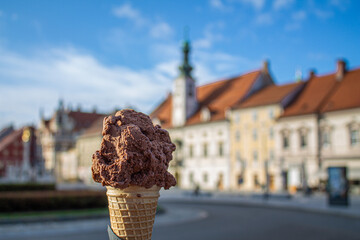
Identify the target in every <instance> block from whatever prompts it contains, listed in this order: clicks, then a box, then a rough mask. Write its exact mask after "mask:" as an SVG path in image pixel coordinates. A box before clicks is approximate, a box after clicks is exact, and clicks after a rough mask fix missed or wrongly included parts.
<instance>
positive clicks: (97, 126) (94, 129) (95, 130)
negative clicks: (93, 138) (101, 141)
mask: <svg viewBox="0 0 360 240" xmlns="http://www.w3.org/2000/svg"><path fill="white" fill-rule="evenodd" d="M103 121H104V117H99V118H97V119H96V120H95V121H94V122H93V123H92V124H91V126H90V127H89V128H88V129H86V130H85V132H84V133H83V134H82V136H88V135H95V134H96V135H99V136H102V135H101V132H102V129H103Z"/></svg>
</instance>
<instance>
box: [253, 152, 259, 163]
mask: <svg viewBox="0 0 360 240" xmlns="http://www.w3.org/2000/svg"><path fill="white" fill-rule="evenodd" d="M253 159H254V161H257V160H258V153H257V151H254V152H253Z"/></svg>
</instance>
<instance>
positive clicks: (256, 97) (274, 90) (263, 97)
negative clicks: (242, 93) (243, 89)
mask: <svg viewBox="0 0 360 240" xmlns="http://www.w3.org/2000/svg"><path fill="white" fill-rule="evenodd" d="M303 84H304V82H296V83H290V84H286V85H281V86H278V85H270V86H268V87H266V88H264V89H262V90H260V91H258V92H257V93H255V94H253V95H252V96H250V97H249V98H247V99H246V100H245V101H243V102H241V103H238V104H236V105H235V106H234V107H233V108H234V109H237V108H248V107H256V106H262V105H268V104H274V103H280V102H281V101H282V100H283V99H284V98H285V97H286V96H288V95H289V94H290V93H292V92H293V91H295V90H297V89H298V88H299V87H301V86H302V85H303Z"/></svg>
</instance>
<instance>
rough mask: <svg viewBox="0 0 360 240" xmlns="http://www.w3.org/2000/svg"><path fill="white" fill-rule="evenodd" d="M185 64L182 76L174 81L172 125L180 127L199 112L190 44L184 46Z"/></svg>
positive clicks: (185, 43)
mask: <svg viewBox="0 0 360 240" xmlns="http://www.w3.org/2000/svg"><path fill="white" fill-rule="evenodd" d="M182 51H183V63H182V65H180V66H179V70H180V75H179V77H177V78H176V79H175V81H174V86H173V97H172V99H173V101H172V125H173V127H180V126H183V125H185V123H186V120H187V119H188V118H189V117H190V116H191V115H193V114H194V113H195V111H196V110H197V106H198V104H197V97H196V86H195V80H194V79H193V77H192V75H191V71H192V70H193V68H192V66H191V65H190V64H189V53H190V42H189V41H185V42H184V44H183V48H182Z"/></svg>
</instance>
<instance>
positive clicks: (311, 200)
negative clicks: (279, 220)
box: [160, 188, 360, 219]
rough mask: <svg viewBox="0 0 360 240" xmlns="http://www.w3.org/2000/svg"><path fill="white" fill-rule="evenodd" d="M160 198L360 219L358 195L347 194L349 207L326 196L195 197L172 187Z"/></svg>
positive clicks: (205, 194)
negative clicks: (334, 204)
mask: <svg viewBox="0 0 360 240" xmlns="http://www.w3.org/2000/svg"><path fill="white" fill-rule="evenodd" d="M160 196H161V197H160V201H186V202H207V203H213V204H216V203H217V204H239V205H244V206H249V207H272V208H278V209H288V210H295V211H305V212H315V213H325V214H332V215H337V216H345V217H352V218H357V219H360V196H358V195H355V196H350V201H349V202H350V204H349V206H347V207H346V206H329V205H328V201H327V195H325V194H319V193H316V194H312V195H310V196H304V195H303V194H296V195H285V194H270V196H269V198H268V199H266V198H264V196H263V195H262V194H260V193H257V194H256V193H233V192H202V193H200V195H199V196H194V195H193V194H192V192H191V191H189V190H188V191H186V190H180V189H176V188H174V189H171V190H166V191H161V192H160Z"/></svg>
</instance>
